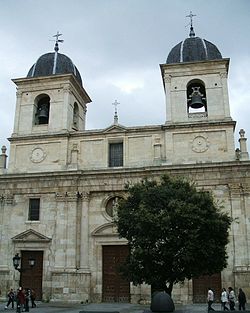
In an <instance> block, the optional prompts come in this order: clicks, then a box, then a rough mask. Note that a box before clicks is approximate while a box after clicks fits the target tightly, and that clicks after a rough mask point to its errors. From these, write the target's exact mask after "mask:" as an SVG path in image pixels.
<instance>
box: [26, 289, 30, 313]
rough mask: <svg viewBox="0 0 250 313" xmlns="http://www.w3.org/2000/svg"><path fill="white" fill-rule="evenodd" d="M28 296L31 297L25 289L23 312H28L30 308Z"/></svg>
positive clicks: (28, 290)
mask: <svg viewBox="0 0 250 313" xmlns="http://www.w3.org/2000/svg"><path fill="white" fill-rule="evenodd" d="M30 296H31V292H30V289H29V288H26V289H25V312H29V310H30V307H29V302H30Z"/></svg>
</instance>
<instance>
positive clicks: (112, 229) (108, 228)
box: [92, 223, 118, 237]
mask: <svg viewBox="0 0 250 313" xmlns="http://www.w3.org/2000/svg"><path fill="white" fill-rule="evenodd" d="M92 236H100V237H102V236H105V237H107V236H118V232H117V228H116V226H115V224H114V223H107V224H104V225H102V226H99V227H97V228H96V229H95V230H94V231H93V232H92Z"/></svg>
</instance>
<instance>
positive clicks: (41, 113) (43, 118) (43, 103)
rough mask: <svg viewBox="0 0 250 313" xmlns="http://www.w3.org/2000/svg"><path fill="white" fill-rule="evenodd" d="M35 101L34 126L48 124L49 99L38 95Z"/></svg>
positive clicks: (46, 96)
mask: <svg viewBox="0 0 250 313" xmlns="http://www.w3.org/2000/svg"><path fill="white" fill-rule="evenodd" d="M36 100H37V101H36V102H37V105H36V113H35V125H42V124H48V123H49V109H50V97H49V96H48V95H40V96H38V97H37V99H36Z"/></svg>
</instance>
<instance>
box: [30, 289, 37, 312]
mask: <svg viewBox="0 0 250 313" xmlns="http://www.w3.org/2000/svg"><path fill="white" fill-rule="evenodd" d="M30 299H31V306H32V308H35V307H36V304H35V300H36V292H35V290H34V289H31V295H30Z"/></svg>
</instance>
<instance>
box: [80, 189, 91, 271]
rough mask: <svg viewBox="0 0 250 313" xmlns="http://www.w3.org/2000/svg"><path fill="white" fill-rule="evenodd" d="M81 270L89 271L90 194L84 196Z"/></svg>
mask: <svg viewBox="0 0 250 313" xmlns="http://www.w3.org/2000/svg"><path fill="white" fill-rule="evenodd" d="M80 269H81V270H89V193H87V192H86V193H83V194H82V211H81V243H80Z"/></svg>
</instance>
